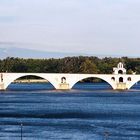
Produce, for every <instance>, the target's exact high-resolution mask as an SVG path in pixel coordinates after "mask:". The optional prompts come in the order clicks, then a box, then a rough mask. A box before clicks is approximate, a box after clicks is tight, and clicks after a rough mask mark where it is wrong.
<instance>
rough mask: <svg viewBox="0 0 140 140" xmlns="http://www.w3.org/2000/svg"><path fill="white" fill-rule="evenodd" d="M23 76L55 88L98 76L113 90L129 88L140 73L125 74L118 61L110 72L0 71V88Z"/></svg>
mask: <svg viewBox="0 0 140 140" xmlns="http://www.w3.org/2000/svg"><path fill="white" fill-rule="evenodd" d="M24 76H37V77H40V78H43V79H46V80H47V81H49V82H50V83H51V84H52V85H53V86H54V88H55V89H71V88H72V87H73V86H74V85H75V84H76V83H77V82H79V81H81V80H83V79H87V78H99V79H101V80H103V81H105V82H107V83H108V84H109V85H110V86H111V87H112V89H114V90H115V89H116V90H118V89H121V90H126V89H130V88H131V87H132V86H133V85H134V84H135V83H137V82H138V81H140V75H136V74H126V69H125V68H124V67H123V64H122V63H119V64H118V66H117V67H116V68H113V73H112V74H67V73H0V90H6V89H7V87H8V86H9V85H10V84H11V83H12V82H14V81H15V80H17V79H18V78H21V77H24Z"/></svg>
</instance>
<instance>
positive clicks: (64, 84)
mask: <svg viewBox="0 0 140 140" xmlns="http://www.w3.org/2000/svg"><path fill="white" fill-rule="evenodd" d="M58 89H60V90H69V89H70V87H69V84H67V83H61V84H59V87H58Z"/></svg>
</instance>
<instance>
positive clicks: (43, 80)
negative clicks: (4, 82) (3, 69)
mask: <svg viewBox="0 0 140 140" xmlns="http://www.w3.org/2000/svg"><path fill="white" fill-rule="evenodd" d="M13 83H48V81H47V80H45V79H25V80H15V81H14V82H13Z"/></svg>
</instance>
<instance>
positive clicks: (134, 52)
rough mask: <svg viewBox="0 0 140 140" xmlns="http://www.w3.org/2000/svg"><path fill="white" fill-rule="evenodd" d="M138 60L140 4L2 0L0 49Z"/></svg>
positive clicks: (123, 0) (136, 0)
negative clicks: (129, 57) (122, 57)
mask: <svg viewBox="0 0 140 140" xmlns="http://www.w3.org/2000/svg"><path fill="white" fill-rule="evenodd" d="M7 46H8V47H15V46H16V47H19V48H20V47H21V48H30V49H35V50H41V51H51V52H53V51H54V52H69V53H75V52H76V53H79V54H80V53H81V54H83V53H85V54H97V55H100V54H103V55H111V56H113V55H124V56H139V54H140V0H0V47H7Z"/></svg>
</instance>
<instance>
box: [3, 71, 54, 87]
mask: <svg viewBox="0 0 140 140" xmlns="http://www.w3.org/2000/svg"><path fill="white" fill-rule="evenodd" d="M28 76H33V77H38V78H42V79H44V80H47V81H48V82H49V83H50V84H51V85H52V86H53V87H54V88H55V85H54V84H53V82H51V81H50V80H49V78H46V76H43V75H41V74H26V73H24V74H15V75H13V76H11V77H10V78H8V80H7V81H6V83H5V89H7V88H8V86H9V85H10V84H11V83H12V82H14V81H15V80H17V79H19V78H22V77H28Z"/></svg>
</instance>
